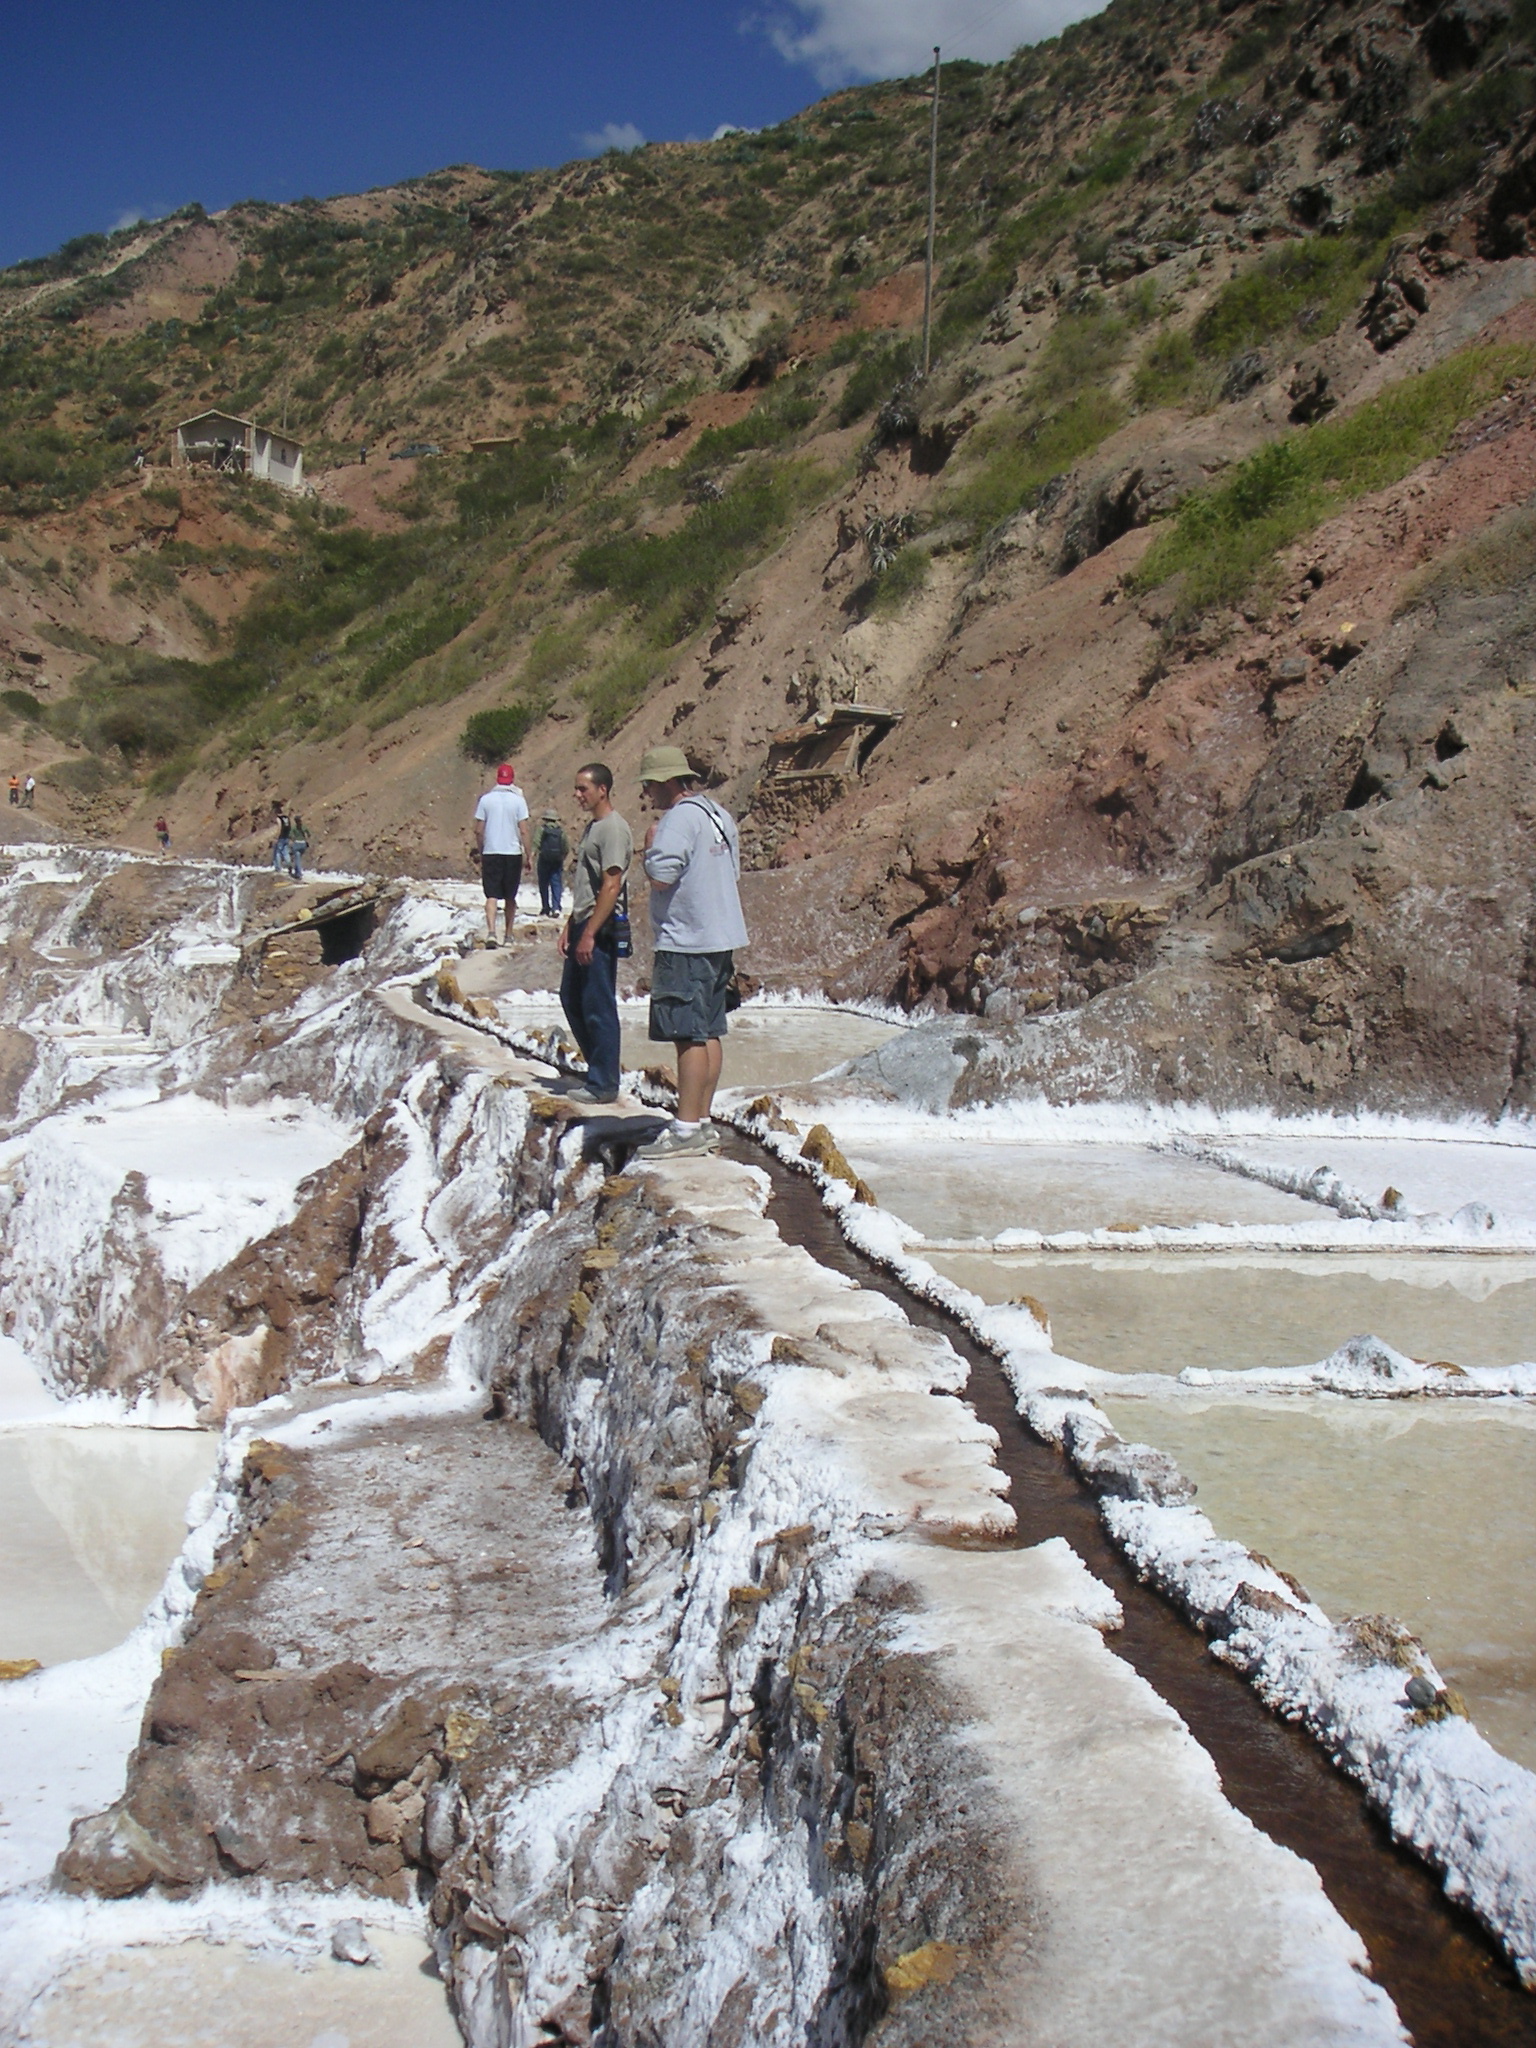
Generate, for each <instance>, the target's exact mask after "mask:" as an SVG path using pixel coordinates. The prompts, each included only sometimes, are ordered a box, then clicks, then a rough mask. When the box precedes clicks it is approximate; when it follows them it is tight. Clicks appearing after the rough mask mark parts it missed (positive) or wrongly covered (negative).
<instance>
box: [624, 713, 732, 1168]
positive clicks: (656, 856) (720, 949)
mask: <svg viewBox="0 0 1536 2048" xmlns="http://www.w3.org/2000/svg"><path fill="white" fill-rule="evenodd" d="M640 782H641V786H642V788H643V789H644V791H645V794H646V796H647V798H648V799H649V801H650V804H651V808H652V809H653V810H655V811H656V812H657V813H658V816H657V818H656V821H655V823H654V824H653V825H652V826H651V829H650V831H649V832H648V833H647V834H646V840H645V872H646V875H647V876H648V878H649V880H650V885H651V933H652V936H653V938H654V940H655V945H656V959H655V965H654V967H653V968H652V971H651V1037H652V1038H654V1039H662V1040H665V1039H670V1040H671V1042H672V1045H673V1047H674V1048H675V1050H676V1053H677V1115H676V1117H675V1118H674V1119H673V1121H672V1123H671V1124H670V1125H669V1126H668V1128H667V1129H666V1130H665V1131H663V1132H662V1133H661V1135H660V1137H658V1138H656V1139H655V1140H654V1141H653V1142H652V1143H651V1144H649V1145H645V1146H642V1147H641V1150H640V1154H639V1156H640V1157H641V1158H642V1159H672V1158H676V1157H677V1156H679V1155H680V1154H684V1153H690V1152H712V1151H713V1150H714V1148H715V1146H716V1145H717V1144H718V1143H719V1137H718V1135H717V1133H716V1131H715V1129H714V1126H713V1125H712V1124H711V1122H710V1120H709V1112H710V1108H711V1106H712V1104H713V1102H714V1099H715V1089H716V1086H717V1085H718V1083H719V1080H720V1059H721V1047H720V1041H721V1039H722V1038H723V1037H724V1036H725V1033H726V1029H727V1026H726V997H727V992H728V991H729V989H730V985H731V977H732V974H733V972H734V969H735V961H734V957H733V956H734V953H735V949H736V947H738V946H744V945H745V944H746V943H747V927H746V923H745V920H744V919H743V917H742V914H741V898H740V895H739V894H738V891H737V887H736V884H737V878H738V877H739V875H740V873H741V847H740V842H739V840H738V838H737V833H736V820H735V819H734V818H733V817H732V816H731V814H730V812H729V811H725V810H722V809H721V808H720V806H719V804H717V803H715V802H714V801H713V800H712V799H711V798H710V797H707V796H705V795H704V794H703V792H702V791H701V790H700V789H699V788H698V786H697V785H698V777H697V775H695V773H694V771H693V767H692V765H691V763H690V762H689V759H688V756H687V755H686V754H685V753H684V752H683V750H682V748H681V747H652V748H651V749H650V750H649V752H647V753H646V754H645V755H644V757H643V758H642V760H641V762H640Z"/></svg>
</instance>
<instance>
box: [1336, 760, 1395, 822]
mask: <svg viewBox="0 0 1536 2048" xmlns="http://www.w3.org/2000/svg"><path fill="white" fill-rule="evenodd" d="M1385 787H1386V784H1385V783H1384V782H1383V781H1382V780H1381V777H1380V776H1379V775H1375V774H1373V773H1372V772H1371V769H1370V768H1369V767H1368V766H1367V764H1366V763H1365V762H1363V761H1362V762H1361V764H1360V773H1359V774H1358V775H1357V776H1356V777H1355V779H1354V782H1353V783H1352V784H1351V785H1350V791H1349V795H1348V796H1347V797H1345V799H1344V808H1345V810H1346V811H1363V810H1364V809H1365V807H1366V805H1367V804H1368V803H1369V802H1370V801H1371V799H1372V798H1373V797H1378V796H1380V795H1381V792H1382V791H1383V789H1385Z"/></svg>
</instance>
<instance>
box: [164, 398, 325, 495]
mask: <svg viewBox="0 0 1536 2048" xmlns="http://www.w3.org/2000/svg"><path fill="white" fill-rule="evenodd" d="M194 463H207V464H208V465H209V466H210V467H211V468H213V469H216V470H221V471H222V472H223V473H224V474H225V475H226V476H257V477H262V478H264V479H265V481H266V482H268V483H272V484H281V485H282V486H283V488H284V490H288V491H301V490H303V488H304V450H303V449H302V448H301V447H300V446H299V444H298V442H297V441H290V440H289V439H288V438H287V436H286V435H284V434H275V433H274V432H273V431H272V429H271V428H270V427H258V426H257V424H256V422H255V421H254V420H243V419H241V418H239V416H238V415H237V414H235V413H232V412H200V413H198V414H197V415H196V416H195V418H193V419H190V420H183V421H182V423H181V425H180V426H179V427H178V428H177V429H176V444H175V449H174V451H173V454H172V457H171V466H172V468H173V469H187V468H190V467H191V466H192V465H193V464H194Z"/></svg>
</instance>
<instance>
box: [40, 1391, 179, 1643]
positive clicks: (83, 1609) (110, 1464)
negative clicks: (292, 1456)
mask: <svg viewBox="0 0 1536 2048" xmlns="http://www.w3.org/2000/svg"><path fill="white" fill-rule="evenodd" d="M218 1449H219V1440H218V1437H217V1436H216V1435H214V1434H213V1433H212V1432H211V1431H208V1430H200V1429H117V1428H100V1429H89V1428H87V1429H79V1428H75V1429H64V1428H42V1429H25V1430H16V1431H13V1432H11V1433H9V1434H6V1435H3V1436H0V1501H3V1502H4V1504H5V1513H4V1516H3V1517H0V1657H4V1658H22V1657H35V1658H37V1660H38V1662H39V1663H41V1664H62V1663H66V1662H68V1661H70V1660H71V1659H73V1658H76V1657H95V1656H97V1655H99V1654H100V1652H101V1651H103V1650H110V1649H111V1648H112V1646H113V1645H114V1644H115V1643H120V1642H121V1641H122V1640H123V1638H124V1636H126V1635H127V1634H128V1633H129V1631H130V1630H131V1629H132V1628H133V1627H134V1625H135V1624H136V1623H137V1621H138V1620H139V1617H140V1616H141V1615H142V1614H143V1612H144V1610H145V1608H146V1607H147V1606H148V1605H149V1603H150V1601H151V1600H152V1599H153V1598H154V1596H155V1594H156V1593H157V1592H158V1591H159V1590H160V1585H161V1582H162V1580H163V1579H164V1577H165V1574H166V1571H167V1570H168V1568H169V1566H170V1563H171V1560H172V1558H174V1557H175V1555H176V1553H177V1551H178V1550H180V1548H181V1546H182V1544H183V1543H184V1542H185V1541H186V1536H187V1522H186V1508H187V1502H188V1501H189V1500H190V1499H191V1497H192V1495H193V1494H194V1493H195V1492H196V1491H197V1489H198V1488H199V1487H200V1486H201V1485H202V1484H203V1482H204V1481H205V1480H206V1479H207V1478H208V1477H209V1475H210V1474H211V1473H212V1471H213V1467H214V1463H215V1460H216V1459H217V1456H218Z"/></svg>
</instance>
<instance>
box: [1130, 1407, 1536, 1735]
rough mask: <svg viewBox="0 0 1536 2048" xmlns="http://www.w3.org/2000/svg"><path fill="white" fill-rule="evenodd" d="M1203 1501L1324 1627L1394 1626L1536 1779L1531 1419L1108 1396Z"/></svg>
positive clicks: (1479, 1412) (1514, 1412)
mask: <svg viewBox="0 0 1536 2048" xmlns="http://www.w3.org/2000/svg"><path fill="white" fill-rule="evenodd" d="M1102 1406H1103V1407H1104V1409H1105V1411H1106V1412H1107V1414H1108V1415H1109V1418H1110V1420H1111V1422H1113V1424H1114V1426H1115V1428H1116V1429H1117V1430H1119V1431H1120V1433H1121V1434H1122V1436H1125V1437H1128V1438H1132V1439H1136V1440H1139V1441H1141V1442H1145V1443H1151V1444H1155V1445H1156V1446H1157V1448H1158V1449H1159V1450H1162V1451H1166V1452H1168V1454H1169V1455H1170V1456H1171V1457H1172V1458H1174V1459H1175V1460H1176V1461H1177V1463H1178V1464H1179V1466H1180V1467H1181V1468H1182V1469H1183V1471H1184V1472H1186V1473H1187V1474H1188V1476H1189V1477H1190V1478H1191V1479H1193V1480H1194V1481H1195V1483H1196V1485H1197V1486H1198V1488H1199V1500H1198V1505H1199V1506H1200V1507H1202V1508H1203V1509H1204V1510H1205V1512H1206V1514H1207V1515H1209V1516H1210V1518H1211V1521H1212V1522H1213V1524H1214V1525H1215V1527H1216V1529H1217V1530H1218V1532H1219V1533H1220V1534H1221V1535H1223V1536H1228V1537H1232V1538H1235V1539H1236V1540H1237V1541H1239V1542H1242V1543H1246V1544H1247V1545H1248V1546H1249V1548H1250V1549H1253V1550H1259V1551H1262V1552H1263V1553H1264V1554H1265V1555H1266V1556H1267V1557H1272V1558H1274V1559H1275V1561H1276V1562H1277V1563H1279V1564H1282V1565H1283V1566H1284V1567H1285V1569H1286V1570H1287V1571H1289V1572H1292V1573H1294V1574H1295V1575H1296V1577H1297V1578H1299V1579H1300V1580H1301V1581H1302V1583H1303V1584H1304V1585H1305V1586H1306V1588H1307V1590H1308V1591H1309V1592H1310V1593H1311V1595H1312V1597H1313V1598H1314V1599H1315V1600H1316V1601H1317V1602H1318V1603H1319V1605H1320V1606H1322V1607H1323V1608H1324V1609H1325V1610H1326V1611H1327V1612H1328V1613H1329V1614H1331V1615H1333V1616H1334V1617H1335V1618H1342V1617H1343V1616H1345V1615H1349V1614H1377V1613H1381V1614H1392V1615H1396V1616H1397V1617H1398V1618H1399V1619H1400V1620H1402V1621H1405V1622H1406V1623H1407V1624H1408V1626H1409V1627H1410V1628H1411V1629H1413V1630H1414V1632H1415V1633H1416V1634H1417V1635H1419V1636H1420V1637H1421V1638H1422V1640H1423V1642H1424V1645H1425V1647H1426V1648H1427V1649H1428V1651H1429V1653H1430V1655H1431V1656H1432V1657H1433V1658H1434V1660H1435V1663H1436V1665H1437V1666H1438V1668H1439V1670H1440V1673H1441V1675H1442V1677H1444V1678H1445V1679H1446V1681H1447V1682H1448V1683H1449V1684H1451V1685H1454V1686H1455V1687H1457V1689H1458V1690H1459V1691H1460V1692H1462V1693H1463V1694H1464V1695H1465V1698H1466V1701H1467V1705H1468V1707H1469V1708H1470V1710H1471V1713H1472V1718H1473V1719H1474V1720H1475V1721H1476V1723H1477V1725H1478V1727H1479V1728H1480V1729H1481V1730H1482V1732H1483V1733H1484V1735H1486V1736H1487V1738H1488V1740H1489V1741H1490V1742H1492V1743H1493V1744H1494V1746H1495V1747H1496V1748H1498V1749H1501V1750H1502V1751H1503V1752H1504V1754H1505V1755H1506V1756H1511V1757H1514V1758H1515V1759H1516V1761H1517V1762H1519V1763H1523V1764H1526V1765H1527V1766H1529V1767H1530V1768H1531V1769H1533V1770H1536V1600H1533V1599H1532V1593H1531V1589H1532V1587H1533V1585H1536V1513H1533V1512H1532V1503H1533V1502H1536V1408H1533V1407H1532V1405H1531V1404H1529V1403H1521V1402H1509V1403H1503V1402H1500V1403H1493V1402H1481V1401H1480V1402H1477V1403H1475V1404H1473V1403H1470V1402H1469V1403H1466V1404H1456V1405H1454V1406H1453V1405H1452V1404H1449V1403H1446V1402H1438V1401H1392V1402H1374V1401H1373V1402H1364V1401H1343V1400H1327V1399H1319V1400H1313V1399H1308V1400H1292V1401H1287V1402H1285V1403H1284V1404H1281V1403H1279V1402H1274V1401H1265V1402H1260V1401H1257V1400H1249V1401H1243V1402H1232V1403H1223V1404H1221V1405H1219V1406H1218V1405H1215V1404H1213V1405H1211V1406H1209V1407H1205V1406H1202V1405H1200V1404H1199V1403H1197V1402H1191V1401H1188V1400H1177V1401H1174V1400H1169V1401H1163V1400H1160V1399H1155V1398H1154V1399H1138V1400H1128V1399H1116V1398H1113V1397H1111V1398H1106V1399H1104V1400H1103V1401H1102Z"/></svg>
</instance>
